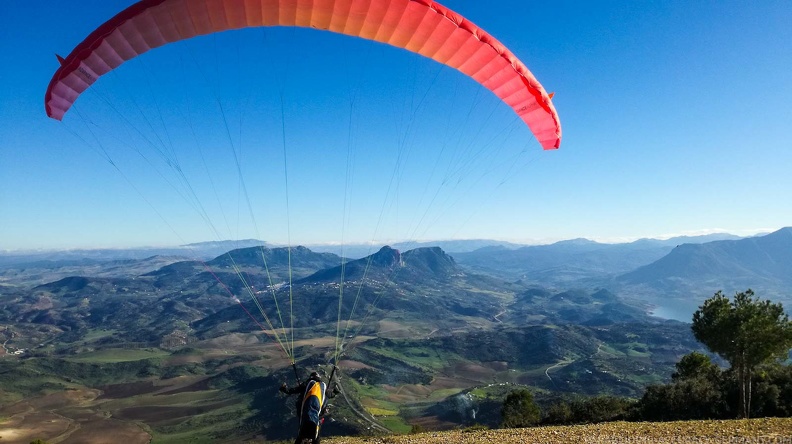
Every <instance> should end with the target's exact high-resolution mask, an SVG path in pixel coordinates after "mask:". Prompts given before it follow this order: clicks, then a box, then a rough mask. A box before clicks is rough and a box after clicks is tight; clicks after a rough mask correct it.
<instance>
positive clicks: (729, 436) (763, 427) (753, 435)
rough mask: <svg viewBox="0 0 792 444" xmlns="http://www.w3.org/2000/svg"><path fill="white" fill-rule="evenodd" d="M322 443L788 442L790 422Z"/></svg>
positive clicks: (616, 425)
mask: <svg viewBox="0 0 792 444" xmlns="http://www.w3.org/2000/svg"><path fill="white" fill-rule="evenodd" d="M322 442H323V443H327V444H364V443H365V444H485V443H498V444H517V443H520V444H522V443H548V444H567V443H569V444H572V443H646V444H649V443H652V444H654V443H683V444H687V443H690V444H694V443H695V444H700V443H704V444H716V443H718V444H720V443H735V444H737V443H741V444H743V443H779V444H780V443H785V444H790V443H792V418H762V419H751V420H733V421H677V422H666V423H628V422H613V423H606V424H593V425H584V426H568V427H534V428H527V429H504V430H483V431H468V432H465V431H452V432H434V433H420V434H415V435H401V436H387V437H378V438H327V439H323V440H322Z"/></svg>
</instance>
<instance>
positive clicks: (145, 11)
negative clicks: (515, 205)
mask: <svg viewBox="0 0 792 444" xmlns="http://www.w3.org/2000/svg"><path fill="white" fill-rule="evenodd" d="M260 26H298V27H306V28H314V29H320V30H327V31H331V32H336V33H340V34H346V35H350V36H355V37H361V38H364V39H368V40H374V41H377V42H382V43H387V44H389V45H393V46H396V47H400V48H404V49H407V50H409V51H412V52H415V53H418V54H421V55H423V56H426V57H429V58H431V59H434V60H436V61H438V62H440V63H443V64H445V65H448V66H450V67H453V68H455V69H457V70H459V71H461V72H462V73H464V74H466V75H468V76H470V77H471V78H473V79H475V80H476V81H477V82H479V83H480V84H481V85H483V86H484V87H486V88H488V89H489V90H491V91H492V92H493V93H495V95H497V96H498V97H499V98H500V99H501V100H503V101H504V102H505V103H506V104H508V105H509V106H511V107H512V109H514V111H515V112H516V113H517V114H518V115H519V116H520V118H522V120H523V121H524V122H525V123H526V124H527V125H528V126H529V127H530V129H531V131H532V132H533V134H534V136H535V137H536V139H537V140H538V141H539V143H540V144H541V145H542V147H543V148H544V149H555V148H558V147H559V145H560V143H561V125H560V123H559V120H558V114H557V113H556V111H555V108H554V107H553V104H552V102H551V101H550V97H549V96H548V94H547V92H546V91H545V90H544V88H543V87H542V85H540V84H539V82H538V81H537V80H536V78H534V76H533V75H532V74H531V72H530V71H529V70H528V68H526V66H525V65H524V64H523V63H522V62H521V61H520V60H519V59H517V58H516V57H515V56H514V54H512V53H511V52H510V51H509V50H508V49H507V48H506V47H505V46H503V45H502V44H501V43H500V42H498V41H497V40H496V39H495V38H493V37H492V36H490V35H489V34H487V33H486V32H484V31H483V30H482V29H480V28H478V27H477V26H476V25H474V24H473V23H471V22H470V21H468V20H467V19H465V18H464V17H462V16H460V15H459V14H457V13H455V12H453V11H451V10H449V9H448V8H446V7H444V6H441V5H439V4H437V3H435V2H433V1H430V0H142V1H140V2H138V3H135V4H134V5H132V6H130V7H129V8H127V9H126V10H124V11H122V12H121V13H119V14H118V15H116V16H115V17H113V18H112V19H110V20H109V21H108V22H106V23H105V24H103V25H102V26H100V27H99V28H98V29H97V30H95V31H94V32H93V33H91V34H90V35H89V36H88V37H87V38H86V39H85V40H84V41H83V42H82V43H80V44H79V45H78V46H77V47H76V48H75V49H74V51H72V53H71V54H69V56H68V57H66V58H65V59H63V60H62V62H61V67H60V68H59V69H58V71H57V72H56V73H55V75H54V77H53V78H52V80H51V81H50V85H49V88H48V89H47V94H46V97H45V106H46V110H47V115H48V116H50V117H52V118H54V119H57V120H61V119H62V118H63V116H64V115H65V114H66V112H67V111H68V110H69V108H70V107H71V106H72V105H73V104H74V102H75V101H76V100H77V97H79V95H80V94H81V93H82V92H83V91H85V90H86V89H87V88H88V87H90V86H91V85H92V84H93V83H94V82H95V81H96V80H97V79H98V78H99V77H101V76H102V75H104V74H106V73H108V72H110V71H112V70H113V69H115V68H117V67H118V66H119V65H121V64H122V63H124V62H125V61H127V60H130V59H132V58H134V57H137V56H138V55H140V54H143V53H144V52H147V51H149V50H151V49H153V48H157V47H159V46H162V45H165V44H168V43H171V42H176V41H179V40H184V39H189V38H192V37H195V36H199V35H205V34H211V33H213V32H219V31H225V30H231V29H240V28H247V27H260Z"/></svg>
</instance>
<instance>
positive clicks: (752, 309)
mask: <svg viewBox="0 0 792 444" xmlns="http://www.w3.org/2000/svg"><path fill="white" fill-rule="evenodd" d="M693 334H694V335H695V337H696V339H697V340H699V341H700V342H701V343H702V344H704V345H705V346H706V347H707V348H709V349H710V351H712V352H713V353H717V354H718V355H719V356H721V357H722V358H723V359H725V360H726V361H728V362H729V364H730V365H731V367H732V370H733V371H734V372H735V373H736V375H737V381H738V385H739V390H740V402H739V408H738V412H739V413H738V416H739V417H741V418H748V416H749V414H750V406H751V392H752V391H751V378H752V376H753V373H754V370H755V369H756V367H757V366H759V365H761V364H763V363H766V362H769V361H772V360H773V359H777V358H782V357H784V356H786V355H787V354H788V353H789V349H790V348H791V347H792V322H790V321H789V317H788V316H787V315H786V314H785V313H784V308H783V306H782V305H781V304H780V303H776V304H774V303H772V302H770V301H767V300H760V299H758V298H754V292H753V291H752V290H750V289H748V290H747V291H745V292H740V293H737V294H735V295H734V300H732V301H730V300H729V298H727V297H726V296H724V295H723V293H722V292H721V291H718V292H717V293H715V295H714V296H713V297H711V298H709V299H707V300H706V301H704V305H702V306H701V307H699V309H698V310H697V311H696V312H695V313H694V314H693Z"/></svg>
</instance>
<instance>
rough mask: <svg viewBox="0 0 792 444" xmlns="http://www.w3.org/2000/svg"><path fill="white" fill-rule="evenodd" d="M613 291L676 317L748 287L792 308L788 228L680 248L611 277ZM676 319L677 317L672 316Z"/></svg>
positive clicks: (790, 231) (790, 230)
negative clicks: (719, 295)
mask: <svg viewBox="0 0 792 444" xmlns="http://www.w3.org/2000/svg"><path fill="white" fill-rule="evenodd" d="M612 288H614V289H616V290H617V291H618V292H619V294H630V295H634V296H638V297H640V298H641V299H644V300H648V301H651V302H653V303H655V304H656V305H658V306H661V307H664V308H665V309H667V310H672V311H673V313H671V314H674V313H679V314H680V315H682V314H684V313H687V319H690V315H692V313H693V311H694V310H695V309H696V307H697V306H698V305H699V304H701V303H702V302H703V301H704V299H706V298H707V297H710V296H712V295H713V294H714V293H715V292H716V291H718V290H723V291H724V293H726V294H727V295H729V296H731V295H732V294H734V293H735V292H738V291H744V290H746V289H748V288H751V289H753V290H754V291H755V292H757V295H758V296H760V297H762V298H766V299H772V300H775V301H780V302H783V303H784V304H785V306H786V308H787V310H789V309H790V308H792V228H782V229H781V230H778V231H776V232H773V233H770V234H767V235H764V236H757V237H752V238H747V239H740V240H730V241H715V242H708V243H703V244H684V245H679V246H678V247H676V248H674V249H673V250H672V251H670V252H669V253H668V254H667V255H665V256H664V257H662V258H660V259H658V260H657V261H654V262H652V263H650V264H647V265H644V266H641V267H638V268H637V269H635V270H633V271H630V272H627V273H624V274H621V275H620V276H618V277H616V278H615V280H614V282H613V285H612ZM676 317H681V316H676Z"/></svg>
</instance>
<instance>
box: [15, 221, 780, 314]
mask: <svg viewBox="0 0 792 444" xmlns="http://www.w3.org/2000/svg"><path fill="white" fill-rule="evenodd" d="M231 244H234V245H238V244H245V245H248V246H249V245H255V246H249V247H248V248H238V249H233V250H231V252H229V253H226V254H218V255H216V257H214V259H208V258H207V259H202V258H198V260H189V261H185V260H182V259H183V256H173V255H169V256H154V257H145V258H143V259H132V258H126V259H122V260H118V259H115V260H109V259H108V258H109V257H111V256H114V255H115V256H118V255H121V256H130V257H134V256H135V255H139V254H141V253H142V251H143V250H112V251H110V250H97V251H87V252H70V253H61V256H57V255H56V256H52V258H53V259H48V260H42V258H43V256H41V257H38V259H39V260H37V261H34V262H27V263H23V264H21V265H19V264H18V263H17V262H16V261H18V260H20V258H19V257H16V258H14V257H11V256H8V255H6V256H0V259H2V261H4V263H5V265H4V266H0V288H2V287H1V286H3V285H8V284H4V282H6V281H15V282H17V283H19V282H23V283H24V282H28V283H29V284H31V285H36V284H43V283H47V282H52V281H57V280H58V279H60V278H64V277H67V276H73V275H82V276H85V277H89V278H92V277H96V278H111V277H114V278H120V277H133V276H137V275H141V276H142V277H145V278H146V279H154V280H155V281H156V282H157V284H156V285H157V286H159V287H160V288H165V287H171V286H184V287H185V288H188V289H189V288H207V287H208V286H211V285H212V284H211V282H212V281H213V280H216V279H220V280H222V281H228V282H231V284H230V285H229V287H230V288H231V289H233V290H235V291H236V290H240V289H241V288H242V287H244V281H243V280H244V279H245V278H244V277H243V276H242V275H237V274H238V273H237V271H235V270H234V268H235V267H236V268H239V269H240V270H242V271H243V272H244V273H247V274H248V275H247V276H248V279H250V281H251V282H252V283H254V285H255V286H256V287H257V288H264V287H268V286H270V284H271V283H272V282H281V283H282V284H281V285H284V284H283V283H288V282H292V283H293V284H294V285H300V286H305V287H306V288H307V287H309V286H311V285H313V288H318V287H316V286H317V285H320V286H321V285H329V283H330V282H333V281H340V277H341V275H342V274H343V276H344V279H345V281H346V282H347V283H348V284H349V283H351V282H355V281H360V280H361V279H362V278H363V277H364V276H366V277H367V278H368V279H369V281H370V282H375V281H381V282H385V281H388V280H393V281H398V282H400V283H401V284H402V285H408V286H409V285H413V284H414V283H417V285H418V286H423V287H427V288H428V287H432V286H436V287H437V288H439V289H442V291H450V292H452V293H454V292H456V291H457V290H459V289H460V288H463V287H464V285H470V282H468V283H466V284H464V285H463V284H462V281H463V280H464V279H461V280H460V279H457V283H456V284H454V285H452V286H451V287H454V286H456V287H455V289H452V288H451V287H443V285H446V284H442V283H441V282H442V280H438V279H439V278H440V277H442V276H446V277H451V276H457V277H463V276H469V277H471V278H470V279H472V280H473V281H475V282H477V284H476V285H478V283H485V287H488V288H495V287H498V288H501V289H502V288H508V287H509V286H510V285H512V286H514V285H517V286H522V287H531V286H533V287H537V288H545V289H548V290H549V291H554V292H563V291H569V290H574V289H588V290H589V291H596V290H597V289H608V290H609V291H610V292H611V293H613V294H615V295H618V296H619V297H621V298H627V299H632V300H640V301H643V303H646V304H649V305H653V306H655V307H657V314H658V315H661V316H665V317H670V318H674V319H680V320H685V321H689V319H690V316H691V314H692V312H693V311H694V310H695V309H696V307H697V306H698V305H699V304H700V303H701V302H702V301H703V300H704V299H705V298H706V297H709V296H711V295H712V294H714V293H715V292H716V291H718V290H723V291H725V292H726V293H727V294H730V293H733V292H735V291H742V290H745V289H747V288H752V289H754V290H755V291H756V292H757V294H758V295H759V296H761V297H765V298H770V299H774V300H778V301H781V302H784V303H786V304H787V305H792V290H790V288H792V228H784V229H781V230H779V231H776V232H774V233H770V234H767V235H763V236H756V237H751V238H739V237H737V236H732V235H727V234H717V235H708V236H696V237H678V238H671V239H667V240H655V239H641V240H638V241H635V242H631V243H624V244H603V243H598V242H594V241H590V240H586V239H573V240H568V241H562V242H557V243H554V244H550V245H538V246H522V247H519V246H516V245H514V244H508V243H497V242H495V241H487V240H475V241H469V242H468V241H454V242H453V243H451V244H449V245H450V246H451V248H458V249H460V250H465V249H469V248H472V247H474V246H476V245H485V246H484V247H481V248H478V249H475V250H473V251H466V252H465V251H462V252H451V253H446V250H443V249H442V248H440V247H437V246H435V247H421V248H415V249H412V250H406V251H405V250H404V249H401V248H395V247H394V248H391V247H387V248H382V247H381V248H380V249H378V251H374V252H371V253H369V255H367V256H366V257H364V258H363V259H344V260H342V259H341V257H340V256H338V255H335V254H332V253H321V252H315V251H312V250H311V249H308V248H306V247H293V248H291V249H287V248H269V247H267V246H266V244H265V243H264V242H261V241H256V240H246V241H240V242H234V243H227V242H209V243H203V244H193V245H191V246H189V249H188V250H186V251H189V252H191V253H192V257H193V258H195V257H196V256H198V255H197V254H196V253H197V252H199V251H200V252H202V253H201V255H206V254H209V253H211V252H213V251H221V250H223V248H225V247H227V246H229V245H231ZM431 244H433V243H427V244H426V245H431ZM397 246H398V245H397ZM185 248H188V247H185ZM366 248H369V247H366ZM177 250H178V251H181V252H184V251H185V250H184V249H177ZM146 251H148V252H151V251H150V250H146ZM168 251H169V252H172V251H171V250H168ZM223 251H224V250H223ZM56 257H60V258H61V259H59V260H54V258H56ZM347 257H348V258H352V257H353V256H352V255H348V256H347ZM290 262H291V267H292V268H291V271H289V263H290ZM0 263H2V262H0ZM14 263H17V265H13V264H14ZM342 263H343V267H342ZM265 264H266V266H265ZM210 269H211V270H212V271H211V273H210V272H208V270H210ZM212 274H215V276H214V277H213V276H212ZM429 277H431V280H427V279H429ZM196 279H198V281H196ZM451 280H453V279H451ZM451 280H447V281H448V282H450V281H451ZM429 282H434V283H433V284H430V283H429ZM476 285H473V287H474V288H475V287H476ZM463 293H464V292H463ZM463 305H465V304H463ZM452 311H453V310H452Z"/></svg>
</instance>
